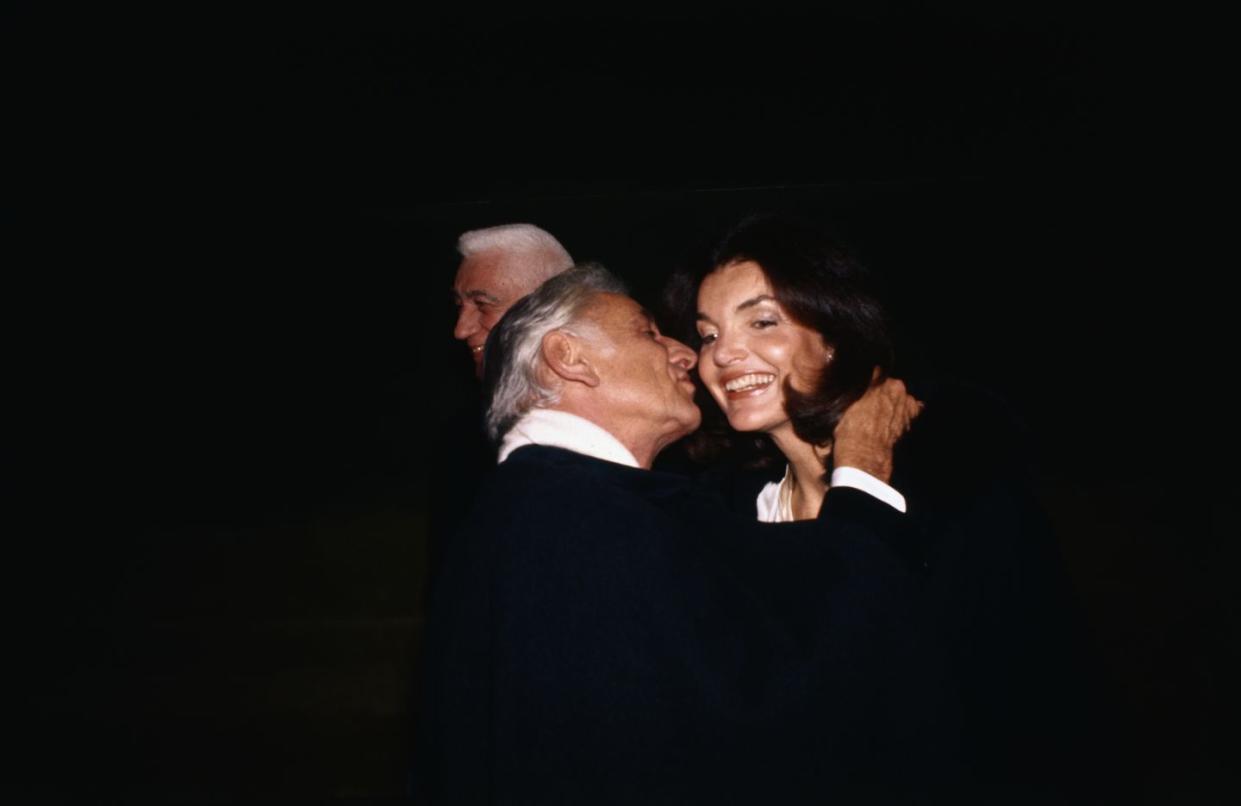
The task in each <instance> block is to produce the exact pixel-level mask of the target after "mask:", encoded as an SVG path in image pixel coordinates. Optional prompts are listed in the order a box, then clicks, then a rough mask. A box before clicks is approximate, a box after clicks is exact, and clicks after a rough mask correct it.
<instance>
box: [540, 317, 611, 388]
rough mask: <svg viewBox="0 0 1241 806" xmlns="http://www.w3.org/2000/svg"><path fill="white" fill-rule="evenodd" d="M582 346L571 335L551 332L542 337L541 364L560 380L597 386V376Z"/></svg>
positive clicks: (559, 331) (556, 331)
mask: <svg viewBox="0 0 1241 806" xmlns="http://www.w3.org/2000/svg"><path fill="white" fill-rule="evenodd" d="M583 346H584V345H583V344H582V341H581V339H579V338H578V337H577V336H574V335H573V334H572V333H566V332H565V331H563V330H553V331H552V332H551V333H548V334H547V335H546V336H544V337H543V344H542V354H543V363H544V364H546V365H547V368H548V369H550V370H551V371H552V372H553V373H555V374H556V375H557V376H559V377H560V378H561V379H562V380H565V381H575V382H577V383H583V384H586V385H587V386H591V387H594V386H598V385H599V375H598V373H596V372H595V368H594V366H593V365H592V364H591V362H590V356H589V355H587V353H586V350H584V349H583Z"/></svg>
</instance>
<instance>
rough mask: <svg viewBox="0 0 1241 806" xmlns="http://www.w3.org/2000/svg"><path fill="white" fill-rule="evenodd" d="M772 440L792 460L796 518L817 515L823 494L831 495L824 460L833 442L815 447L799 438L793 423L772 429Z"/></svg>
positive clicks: (790, 473) (804, 518)
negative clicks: (825, 476) (786, 426)
mask: <svg viewBox="0 0 1241 806" xmlns="http://www.w3.org/2000/svg"><path fill="white" fill-rule="evenodd" d="M771 440H772V442H774V443H775V444H776V447H777V448H779V449H780V453H783V454H784V458H785V459H787V460H788V462H789V482H790V483H791V484H792V485H793V489H792V509H793V519H794V520H799V521H805V520H813V519H814V518H817V517H818V516H819V508H820V507H822V506H823V498H824V496H826V495H827V481H826V480H824V475H825V471H824V466H823V462H824V459H825V458H826V457H827V455H828V454H830V453H831V452H832V448H831V446H830V445H828V446H826V447H822V448H819V447H815V446H814V445H811V444H810V443H809V442H806V441H804V440H802V439H800V438H798V436H797V435H796V434H794V433H793V429H792V427H791V426H790V427H788V428H786V429H781V430H779V431H773V432H771Z"/></svg>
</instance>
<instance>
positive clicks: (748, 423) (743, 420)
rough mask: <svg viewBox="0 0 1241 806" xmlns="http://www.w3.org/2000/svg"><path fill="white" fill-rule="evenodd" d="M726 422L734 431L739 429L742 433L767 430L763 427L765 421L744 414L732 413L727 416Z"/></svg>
mask: <svg viewBox="0 0 1241 806" xmlns="http://www.w3.org/2000/svg"><path fill="white" fill-rule="evenodd" d="M728 424H729V426H731V427H732V429H733V430H734V431H741V432H742V433H750V432H754V431H766V430H767V429H766V428H764V425H765V423H764V422H763V421H762V420H761V419H760V418H758V417H750V416H746V415H734V416H732V417H729V418H728Z"/></svg>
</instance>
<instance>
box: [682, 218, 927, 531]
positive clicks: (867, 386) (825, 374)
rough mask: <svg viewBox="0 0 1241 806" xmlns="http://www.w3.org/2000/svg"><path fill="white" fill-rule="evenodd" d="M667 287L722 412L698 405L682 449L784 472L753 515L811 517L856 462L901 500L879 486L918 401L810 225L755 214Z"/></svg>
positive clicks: (874, 308) (844, 272) (858, 277)
mask: <svg viewBox="0 0 1241 806" xmlns="http://www.w3.org/2000/svg"><path fill="white" fill-rule="evenodd" d="M671 288H672V289H673V291H672V297H673V304H674V305H675V306H676V307H677V308H678V309H679V315H680V318H681V319H682V321H683V322H684V321H686V320H688V319H691V318H692V319H693V320H695V322H694V328H695V330H694V331H693V332H692V334H690V338H691V340H692V342H694V343H696V345H697V347H698V349H699V361H698V373H699V377H700V378H701V380H702V383H703V385H704V386H705V387H706V389H707V391H708V392H710V395H711V398H712V399H713V400H714V402H715V404H716V406H717V407H718V408H716V407H713V406H711V405H709V404H708V405H704V406H703V409H704V413H705V414H706V420H705V421H704V427H703V429H702V430H701V431H700V432H699V435H698V436H697V437H696V439H695V443H694V444H693V445H692V446H691V451H692V452H693V453H694V454H695V455H697V456H699V457H707V456H712V455H713V454H718V453H720V452H723V451H725V450H727V449H729V448H732V449H734V452H740V453H742V454H749V456H747V457H746V458H748V459H751V460H754V461H752V462H751V463H752V464H757V465H762V464H768V465H770V464H772V462H771V460H772V459H777V460H778V459H779V458H782V459H783V460H784V462H783V463H784V464H785V471H784V474H783V478H782V479H781V480H780V481H779V482H775V481H773V482H771V483H768V484H767V485H766V486H765V487H763V489H762V490H761V492H759V494H758V497H757V502H756V511H757V512H756V514H757V515H758V517H759V519H760V520H764V521H789V520H808V519H812V518H814V517H816V515H817V514H818V512H819V508H820V507H821V505H822V503H823V499H824V497H825V495H826V493H827V490H828V487H829V481H830V480H831V479H832V478H833V477H835V478H836V479H837V480H838V481H840V480H843V481H845V482H849V483H850V484H849V486H858V485H857V484H856V483H854V482H856V479H857V476H856V473H855V471H856V470H862V471H864V472H866V473H868V474H869V475H870V476H872V477H874V478H876V479H878V480H879V481H880V482H884V483H885V484H880V485H877V487H878V490H879V491H880V497H882V498H885V500H889V502H892V503H896V502H899V500H900V496H899V495H895V494H894V493H893V491H891V488H887V487H886V482H888V481H889V480H890V478H891V472H892V460H891V450H892V445H893V444H894V443H895V441H896V440H897V439H898V438H899V437H900V436H901V434H903V433H904V432H905V431H906V430H907V428H908V426H909V423H910V421H911V420H912V419H913V417H915V416H916V415H917V413H918V411H919V410H920V407H921V404H919V403H918V402H917V401H916V400H914V398H913V397H911V396H910V395H908V394H906V393H905V390H904V386H903V384H901V382H900V381H896V380H892V379H886V380H885V378H886V374H887V372H888V369H889V368H890V366H891V363H892V345H891V340H890V338H889V335H888V328H887V323H886V320H885V316H884V313H883V309H882V307H881V306H880V305H879V302H878V301H877V299H876V297H875V295H874V294H873V293H872V292H871V291H870V290H869V288H868V278H867V275H866V272H865V271H864V270H863V268H862V267H861V266H860V265H859V264H858V263H857V262H856V261H854V260H853V259H852V258H850V257H849V256H848V255H847V254H846V253H844V252H843V251H842V250H840V249H839V248H837V247H836V246H835V245H834V244H832V243H831V242H830V241H828V240H827V239H825V238H824V237H823V235H822V234H821V232H819V231H818V230H816V229H815V228H813V227H810V226H808V225H807V224H805V223H802V222H798V221H795V220H792V219H787V218H778V217H772V216H768V217H760V218H751V219H748V220H746V221H744V222H742V223H741V224H740V225H739V226H737V227H736V228H734V229H733V230H732V231H731V232H730V233H729V234H728V235H727V236H726V237H725V238H724V239H723V240H722V241H721V242H720V243H719V244H718V245H717V246H716V247H715V248H714V249H713V250H712V252H711V255H710V259H709V260H708V261H705V262H703V263H702V265H701V268H700V269H699V270H698V271H697V272H685V273H681V274H680V275H678V277H677V278H676V279H675V280H674V283H673V285H672V286H671ZM677 297H679V298H680V299H679V301H678V300H677V299H676V298H677ZM691 308H692V311H691ZM686 329H687V330H688V328H686ZM694 337H696V338H694ZM704 402H705V401H704ZM855 403H856V404H857V405H855V406H853V408H852V409H851V408H850V406H851V405H853V404H855ZM846 412H848V416H846ZM724 421H726V423H727V424H726V425H725V423H724ZM735 432H740V433H735ZM742 434H757V435H759V437H758V438H757V439H754V438H746V437H744V436H742ZM834 447H838V448H839V450H837V451H835V452H834V451H833V448H834ZM842 452H844V455H842ZM777 454H778V456H777ZM833 467H835V468H836V469H837V472H836V473H834V474H833V473H830V472H829V470H830V469H831V468H833ZM843 467H849V468H853V469H854V473H853V478H849V475H850V473H846V472H840V470H839V469H840V468H843ZM867 485H870V482H869V480H865V479H863V485H862V486H865V487H866V489H867V490H868V491H870V492H872V493H874V492H875V489H876V488H875V486H874V485H870V486H867ZM897 506H898V508H903V502H901V503H898V504H897Z"/></svg>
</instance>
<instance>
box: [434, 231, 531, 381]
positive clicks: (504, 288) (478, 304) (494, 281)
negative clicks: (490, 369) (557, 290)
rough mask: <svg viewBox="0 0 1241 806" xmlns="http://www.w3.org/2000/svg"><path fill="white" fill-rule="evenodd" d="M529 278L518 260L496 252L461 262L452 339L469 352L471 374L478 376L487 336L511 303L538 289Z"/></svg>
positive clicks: (497, 250)
mask: <svg viewBox="0 0 1241 806" xmlns="http://www.w3.org/2000/svg"><path fill="white" fill-rule="evenodd" d="M533 277H534V273H533V272H531V271H529V269H528V268H527V267H525V266H524V265H522V264H521V261H520V259H519V258H515V257H514V256H513V255H511V254H508V253H505V252H504V251H503V250H499V249H493V250H491V251H488V252H482V253H479V254H476V255H472V256H470V257H468V258H466V259H465V260H463V261H461V265H460V266H459V267H458V268H457V279H456V281H454V282H453V287H452V296H453V301H454V302H455V303H456V305H457V308H458V311H457V326H456V328H454V329H453V336H454V337H455V338H457V339H460V340H461V341H463V342H465V346H466V347H468V348H469V349H470V355H471V357H472V358H473V359H474V371H475V373H477V374H479V375H481V374H482V369H483V346H484V345H485V344H486V343H487V334H488V333H490V332H491V329H492V328H493V327H495V325H496V322H499V321H500V317H502V316H504V312H505V311H507V310H508V309H509V308H510V307H511V306H512V305H513V303H515V302H517V300H519V299H521V298H522V297H524V296H526V295H527V294H529V293H530V292H531V291H533V290H534V289H536V288H537V287H538V283H537V282H535V280H534V279H533Z"/></svg>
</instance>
